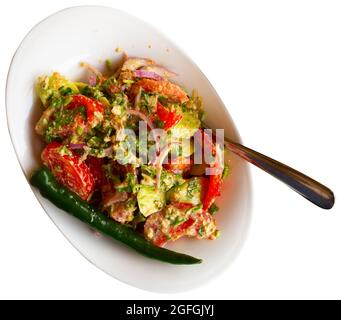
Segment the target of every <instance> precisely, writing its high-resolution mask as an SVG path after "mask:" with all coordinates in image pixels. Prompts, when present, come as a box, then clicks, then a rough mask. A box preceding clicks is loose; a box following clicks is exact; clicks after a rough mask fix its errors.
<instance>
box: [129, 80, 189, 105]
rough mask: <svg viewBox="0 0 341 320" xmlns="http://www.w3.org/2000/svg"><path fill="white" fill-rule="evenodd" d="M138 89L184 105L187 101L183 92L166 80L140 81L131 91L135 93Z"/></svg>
mask: <svg viewBox="0 0 341 320" xmlns="http://www.w3.org/2000/svg"><path fill="white" fill-rule="evenodd" d="M139 87H141V88H142V89H143V90H144V91H147V92H152V93H159V94H162V95H164V96H166V97H167V98H168V99H170V100H172V101H175V102H180V103H185V102H187V101H188V100H189V99H188V96H187V94H186V92H185V91H184V90H182V89H181V88H180V87H179V86H178V85H176V84H174V83H172V82H169V81H166V80H152V79H141V80H139V81H138V82H136V83H135V84H134V86H133V91H135V90H136V91H137V89H138V88H139ZM134 88H135V89H134Z"/></svg>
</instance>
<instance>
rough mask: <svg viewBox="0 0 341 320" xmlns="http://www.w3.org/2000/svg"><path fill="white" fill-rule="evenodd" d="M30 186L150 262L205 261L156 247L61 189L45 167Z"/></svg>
mask: <svg viewBox="0 0 341 320" xmlns="http://www.w3.org/2000/svg"><path fill="white" fill-rule="evenodd" d="M30 183H31V184H32V185H33V186H35V187H37V188H38V189H39V190H40V193H41V195H42V196H43V197H45V198H47V199H49V200H50V201H51V202H52V203H53V204H55V205H56V206H57V207H58V208H60V209H62V210H65V211H66V212H68V213H69V214H71V215H73V216H74V217H76V218H78V219H79V220H81V221H83V222H85V223H86V224H88V225H89V226H91V227H92V228H93V229H96V230H97V231H99V232H100V233H102V234H105V235H107V236H109V237H111V238H113V239H115V240H117V241H120V242H123V243H124V244H126V245H127V246H129V247H131V248H132V249H134V250H136V251H137V252H139V253H141V254H143V255H145V256H147V257H149V258H152V259H156V260H160V261H163V262H168V263H172V264H196V263H201V261H202V260H200V259H197V258H194V257H191V256H188V255H185V254H182V253H178V252H174V251H171V250H168V249H165V248H160V247H157V246H155V245H154V244H152V243H151V242H149V241H147V240H146V239H144V238H143V237H142V236H141V235H139V234H138V233H136V232H135V231H134V230H132V229H131V228H129V227H127V226H124V225H122V224H120V223H118V222H116V221H114V220H112V219H109V218H108V217H106V216H105V215H104V214H103V213H101V212H100V211H99V210H97V209H95V208H93V207H92V206H90V205H89V204H88V203H87V202H85V201H83V200H82V199H80V198H79V197H78V196H77V195H76V194H74V193H73V192H72V191H70V190H69V189H67V188H65V187H63V186H61V185H60V184H59V183H58V182H57V181H56V179H55V178H54V176H53V175H52V173H51V172H50V171H49V170H48V169H47V168H46V167H43V168H41V169H39V170H37V171H36V172H34V174H33V175H32V177H31V179H30Z"/></svg>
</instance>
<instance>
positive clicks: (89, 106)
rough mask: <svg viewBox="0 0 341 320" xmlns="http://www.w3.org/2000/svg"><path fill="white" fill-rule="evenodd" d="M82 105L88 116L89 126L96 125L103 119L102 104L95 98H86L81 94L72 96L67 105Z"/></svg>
mask: <svg viewBox="0 0 341 320" xmlns="http://www.w3.org/2000/svg"><path fill="white" fill-rule="evenodd" d="M81 106H84V107H85V110H86V114H87V118H88V124H89V125H90V127H91V128H94V127H96V126H97V125H98V124H99V123H100V122H102V121H103V114H104V105H103V104H102V103H100V102H99V101H97V100H96V99H92V98H88V97H86V96H83V95H81V94H76V95H74V96H72V101H71V102H70V103H69V104H68V105H67V108H68V109H74V108H78V107H81Z"/></svg>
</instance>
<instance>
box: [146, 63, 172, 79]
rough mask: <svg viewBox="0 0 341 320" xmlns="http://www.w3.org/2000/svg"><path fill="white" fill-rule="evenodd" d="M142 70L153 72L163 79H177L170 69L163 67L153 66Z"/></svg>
mask: <svg viewBox="0 0 341 320" xmlns="http://www.w3.org/2000/svg"><path fill="white" fill-rule="evenodd" d="M141 70H144V71H149V72H153V73H155V74H157V75H159V76H160V77H163V78H172V77H176V76H177V74H176V73H174V72H172V71H169V70H168V69H166V68H164V67H162V66H155V65H152V66H145V67H143V68H142V69H141Z"/></svg>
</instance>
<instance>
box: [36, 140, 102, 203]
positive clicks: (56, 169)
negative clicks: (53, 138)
mask: <svg viewBox="0 0 341 320" xmlns="http://www.w3.org/2000/svg"><path fill="white" fill-rule="evenodd" d="M41 159H42V161H43V164H44V165H45V166H47V167H48V168H49V169H50V170H51V172H52V174H53V175H54V176H55V177H56V179H57V181H58V182H59V183H60V184H62V185H63V186H65V187H67V188H68V189H70V190H71V191H73V192H74V193H76V194H77V195H78V196H79V197H80V198H82V199H83V200H88V199H89V198H90V196H91V195H92V193H93V191H94V187H95V182H94V178H93V176H92V174H91V172H90V169H89V167H88V166H87V165H86V164H85V163H84V162H80V156H78V155H77V154H76V153H74V152H73V151H72V150H69V149H67V148H66V146H64V145H63V144H61V143H59V142H51V143H50V144H48V145H47V146H46V147H45V149H44V150H43V152H42V154H41Z"/></svg>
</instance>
